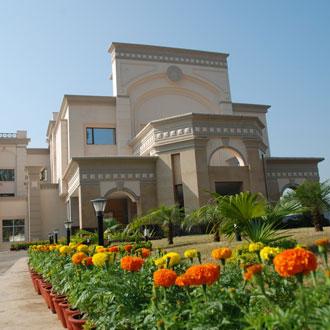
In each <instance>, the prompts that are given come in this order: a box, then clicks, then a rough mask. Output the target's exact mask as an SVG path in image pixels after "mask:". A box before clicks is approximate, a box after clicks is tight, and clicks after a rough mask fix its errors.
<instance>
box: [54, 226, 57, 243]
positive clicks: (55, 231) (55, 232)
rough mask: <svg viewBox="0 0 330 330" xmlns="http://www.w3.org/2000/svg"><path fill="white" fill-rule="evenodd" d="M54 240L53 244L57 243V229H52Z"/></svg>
mask: <svg viewBox="0 0 330 330" xmlns="http://www.w3.org/2000/svg"><path fill="white" fill-rule="evenodd" d="M54 240H55V242H54V243H55V244H57V243H58V229H54Z"/></svg>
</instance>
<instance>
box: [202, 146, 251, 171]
mask: <svg viewBox="0 0 330 330" xmlns="http://www.w3.org/2000/svg"><path fill="white" fill-rule="evenodd" d="M208 164H209V166H234V167H239V166H246V162H245V160H244V157H243V156H242V154H241V153H240V152H239V151H238V150H236V149H235V148H232V147H229V146H222V147H220V148H217V149H215V150H214V151H213V152H212V153H211V155H210V158H209V162H208Z"/></svg>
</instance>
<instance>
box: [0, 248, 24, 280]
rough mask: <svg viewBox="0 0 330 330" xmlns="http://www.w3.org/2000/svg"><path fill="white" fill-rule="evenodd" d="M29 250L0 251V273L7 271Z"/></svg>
mask: <svg viewBox="0 0 330 330" xmlns="http://www.w3.org/2000/svg"><path fill="white" fill-rule="evenodd" d="M26 255H27V251H22V250H21V251H4V252H0V275H1V274H3V273H5V272H6V271H7V270H8V269H9V268H10V267H11V266H12V265H13V264H14V263H15V262H16V261H17V260H18V259H20V258H22V257H25V256H26Z"/></svg>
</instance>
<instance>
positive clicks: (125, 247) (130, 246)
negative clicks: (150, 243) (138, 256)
mask: <svg viewBox="0 0 330 330" xmlns="http://www.w3.org/2000/svg"><path fill="white" fill-rule="evenodd" d="M132 248H133V245H132V244H127V245H125V246H124V250H125V251H126V252H131V251H132Z"/></svg>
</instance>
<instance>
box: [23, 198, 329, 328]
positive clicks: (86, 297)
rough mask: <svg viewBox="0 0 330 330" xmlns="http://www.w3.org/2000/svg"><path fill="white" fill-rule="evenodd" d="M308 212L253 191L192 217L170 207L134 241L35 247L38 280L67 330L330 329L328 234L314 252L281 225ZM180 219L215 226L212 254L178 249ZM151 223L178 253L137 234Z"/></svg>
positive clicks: (142, 221)
mask: <svg viewBox="0 0 330 330" xmlns="http://www.w3.org/2000/svg"><path fill="white" fill-rule="evenodd" d="M314 205H315V204H314ZM324 205H325V204H324ZM324 205H321V206H320V207H319V210H321V208H325V206H324ZM307 209H308V208H307V206H306V205H303V203H301V202H298V201H297V199H292V198H289V199H282V200H281V201H280V202H279V203H278V204H276V205H269V204H268V203H267V202H266V201H265V200H264V199H263V198H262V196H260V195H259V194H251V193H241V194H238V195H234V196H226V197H219V196H214V198H213V199H212V201H210V203H209V204H208V205H207V206H205V207H203V208H201V209H199V210H196V211H194V212H192V213H191V214H189V215H187V216H185V217H184V218H183V216H182V212H181V211H180V209H179V208H177V207H165V206H164V207H161V208H159V209H157V210H153V211H151V212H150V213H148V214H147V215H145V216H143V217H140V218H139V219H136V221H135V222H133V223H132V224H131V225H130V227H131V228H130V230H128V231H127V237H126V238H125V239H124V241H125V240H129V238H131V241H127V242H121V241H118V242H115V243H112V244H109V245H107V246H100V245H97V243H96V242H95V240H94V241H93V240H88V242H91V244H89V245H88V244H86V241H84V238H83V237H81V238H80V239H79V236H76V237H74V238H73V240H72V242H71V243H70V244H69V245H65V244H42V245H41V244H40V245H32V246H30V247H29V250H28V254H29V267H30V272H31V278H32V281H33V284H34V287H35V289H36V291H37V292H38V293H40V294H41V295H42V296H43V298H44V299H45V302H46V303H47V306H48V308H49V309H50V310H51V311H52V312H54V313H57V315H58V317H59V319H60V321H61V322H62V325H63V326H64V327H67V328H68V329H102V330H108V329H260V330H261V329H278V330H281V329H283V330H284V329H330V268H329V260H328V249H329V239H328V238H327V237H326V236H325V235H324V234H325V233H328V231H325V232H321V233H320V234H319V235H323V237H322V236H318V239H317V240H315V241H314V242H312V244H308V245H305V242H304V241H302V242H297V241H296V240H295V239H294V237H292V234H291V232H290V231H288V230H283V229H281V227H280V219H281V218H283V216H285V215H287V214H291V213H294V212H296V213H299V212H305V211H306V210H307ZM308 210H310V208H309V209H308ZM313 212H314V214H315V215H316V216H317V217H318V219H320V217H319V215H318V214H317V212H315V210H314V211H313ZM180 218H181V224H182V226H184V227H185V228H190V227H192V226H196V224H200V223H204V224H205V223H206V224H207V227H208V228H209V231H210V232H211V233H212V234H213V236H214V240H215V242H214V243H213V244H212V248H209V249H203V250H201V249H200V248H199V246H197V245H196V246H194V244H193V242H194V239H193V238H192V239H191V242H190V243H189V246H187V247H186V246H185V248H184V249H183V248H182V246H181V247H180V246H179V245H180V244H178V245H175V244H173V243H175V240H176V238H175V237H174V233H175V227H174V226H175V224H176V223H177V220H178V219H180ZM313 221H314V222H313V223H314V225H315V229H317V230H320V229H322V225H321V223H320V222H317V221H318V220H317V219H316V220H313ZM151 223H159V224H161V225H162V226H163V229H164V231H165V232H167V234H168V245H167V247H171V246H172V248H171V249H170V250H168V249H165V248H163V247H161V244H157V241H153V242H152V243H151V242H150V241H147V242H145V241H143V240H141V239H140V238H139V237H140V236H139V235H138V234H132V233H133V232H134V230H133V229H134V228H135V229H136V228H139V227H140V226H141V225H147V224H151ZM191 237H193V236H191ZM223 237H226V241H224V239H223ZM122 238H123V237H122ZM133 238H134V239H133ZM234 238H236V240H237V241H238V242H237V243H235V245H234V246H230V247H229V246H226V242H230V241H228V239H234ZM219 240H220V242H219ZM240 240H242V242H241V241H240ZM157 246H158V247H157ZM176 247H178V249H177V250H176Z"/></svg>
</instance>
